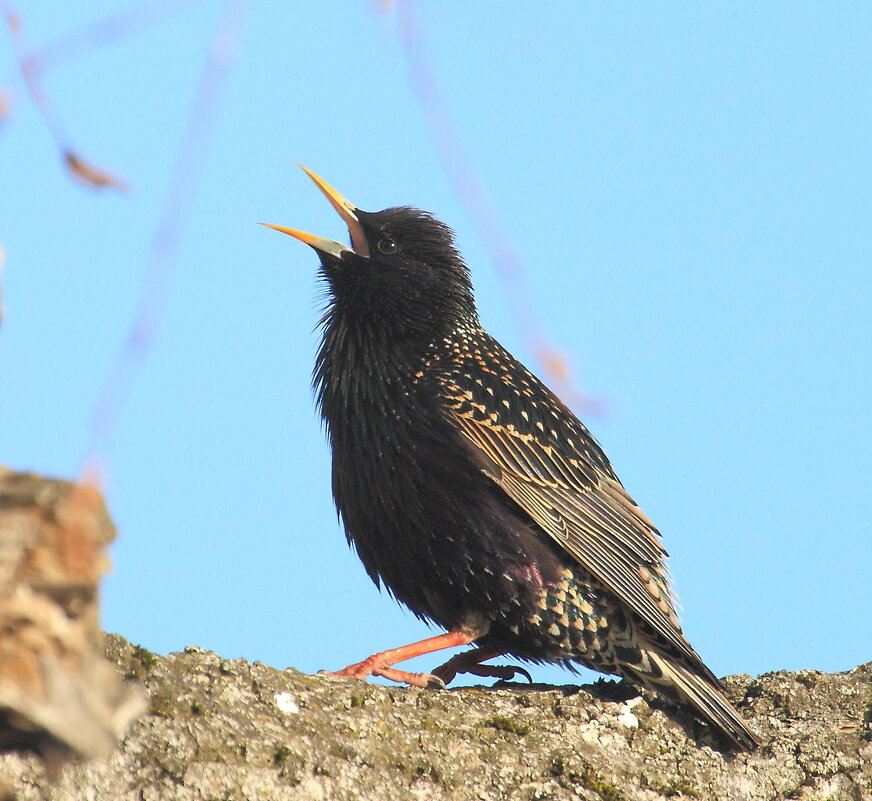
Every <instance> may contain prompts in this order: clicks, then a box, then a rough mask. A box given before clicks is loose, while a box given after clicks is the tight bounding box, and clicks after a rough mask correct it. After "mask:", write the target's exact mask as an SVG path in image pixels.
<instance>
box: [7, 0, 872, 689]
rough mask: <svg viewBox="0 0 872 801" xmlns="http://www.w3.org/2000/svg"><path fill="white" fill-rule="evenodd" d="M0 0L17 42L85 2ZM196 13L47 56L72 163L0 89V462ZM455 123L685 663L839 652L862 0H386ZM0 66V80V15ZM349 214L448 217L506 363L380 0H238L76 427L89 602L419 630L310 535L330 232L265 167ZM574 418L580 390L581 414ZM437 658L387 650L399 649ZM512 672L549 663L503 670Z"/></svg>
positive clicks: (137, 252) (867, 79) (721, 670)
mask: <svg viewBox="0 0 872 801" xmlns="http://www.w3.org/2000/svg"><path fill="white" fill-rule="evenodd" d="M69 8H70V7H69V4H68V3H62V2H58V0H46V2H44V3H40V4H36V5H28V6H26V7H25V6H23V5H22V7H21V8H20V9H19V11H20V12H21V13H22V19H23V23H24V26H25V27H24V35H25V37H26V40H27V42H28V43H29V44H30V45H32V46H38V45H42V44H45V43H48V42H51V41H52V40H54V39H55V38H56V37H58V36H60V35H62V34H64V33H66V32H68V31H70V30H72V29H74V28H76V27H78V26H80V25H85V24H87V23H89V22H92V21H95V20H98V19H100V18H102V17H103V16H104V15H106V14H108V13H110V12H111V11H114V10H117V8H118V6H116V4H114V3H111V2H108V0H90V2H89V3H88V4H86V5H85V6H84V7H80V8H79V9H78V10H77V11H76V12H75V16H73V15H72V14H71V13H70V11H69ZM221 10H222V6H221V5H220V4H217V3H214V2H205V0H204V1H203V2H199V3H193V4H190V5H186V6H185V7H184V8H183V9H182V10H180V11H178V12H176V13H175V14H173V15H172V16H170V17H168V18H167V19H165V20H164V21H163V22H160V23H157V24H154V25H152V26H150V27H148V28H145V29H143V30H141V31H138V32H136V33H135V34H131V35H130V36H128V37H126V38H124V39H123V40H121V41H119V42H116V43H113V44H111V45H107V46H104V47H96V48H91V49H88V50H86V51H85V52H83V53H82V54H80V55H79V56H78V57H76V58H75V59H71V60H69V61H67V62H65V63H63V64H61V65H58V66H57V67H56V68H55V69H53V70H52V71H50V72H48V73H47V74H46V75H45V78H44V86H45V90H46V92H47V94H48V96H49V98H50V100H51V102H52V105H53V106H54V108H55V111H56V113H57V114H58V116H59V117H60V118H61V119H62V120H63V122H64V126H65V129H66V131H67V133H68V135H69V137H70V138H71V140H72V141H73V142H74V143H75V145H76V147H77V149H78V150H79V152H80V153H81V155H83V156H84V157H86V158H88V159H90V160H91V161H93V162H95V163H97V164H99V165H100V166H101V167H105V168H107V169H109V170H112V171H113V172H116V173H118V174H120V175H122V176H123V177H124V178H125V179H126V180H127V181H128V182H129V183H130V185H131V190H130V192H129V193H128V194H127V195H118V194H113V193H111V192H110V193H102V194H101V193H92V192H89V191H87V190H84V189H82V188H81V187H79V186H77V185H75V184H74V183H72V182H71V181H70V180H69V179H68V177H67V176H66V175H65V174H64V173H63V171H62V169H61V167H60V165H59V163H58V158H57V152H56V149H55V147H54V145H53V143H52V141H51V138H50V136H49V134H48V132H47V130H46V128H45V125H44V123H43V122H42V120H41V118H40V117H39V115H38V113H37V112H36V111H35V110H34V108H33V106H32V105H31V104H30V102H29V101H28V100H27V97H26V95H25V93H24V92H23V89H22V87H21V85H20V83H17V82H15V81H14V80H13V81H12V83H11V84H9V87H10V89H11V91H12V97H13V107H12V110H11V112H10V114H9V115H8V116H7V117H6V118H5V122H4V124H3V126H2V128H0V187H2V191H0V246H2V247H3V249H4V250H5V253H6V264H5V269H4V298H5V319H4V322H3V326H2V328H0V413H2V416H0V461H2V462H3V463H5V464H7V465H8V466H11V467H14V468H18V469H32V470H38V471H41V472H45V473H49V474H54V475H60V476H67V477H72V476H75V475H77V474H78V473H79V471H80V469H81V466H82V462H83V459H84V458H85V455H86V453H87V451H88V448H89V444H88V421H89V418H90V415H91V414H92V409H93V405H94V403H95V400H96V397H97V394H98V392H99V388H100V386H101V385H102V383H103V381H104V378H105V375H106V372H107V370H108V369H109V366H110V365H111V364H112V361H113V359H114V358H115V355H116V353H117V352H118V349H119V347H120V345H121V343H122V342H123V340H124V338H125V337H126V335H127V331H128V329H129V326H130V324H131V319H132V316H133V315H134V312H135V309H136V304H137V300H138V297H139V293H140V291H141V288H142V286H143V282H144V280H145V271H146V267H147V264H148V252H149V245H150V240H151V237H152V235H153V230H154V226H155V224H156V221H157V220H158V217H159V215H160V212H161V205H162V202H163V198H164V196H165V194H166V190H167V185H168V183H169V181H170V177H171V174H172V169H173V164H174V160H175V154H176V150H177V148H178V146H179V141H180V137H181V135H182V131H183V129H184V125H185V119H186V116H187V114H188V113H189V108H190V104H191V100H192V97H193V95H194V91H195V87H196V85H197V81H198V78H199V74H200V72H201V70H202V66H203V62H204V58H205V53H206V51H207V50H208V48H209V45H210V42H211V40H212V37H213V33H214V29H215V25H216V21H217V20H218V18H219V16H220V13H221ZM418 12H419V16H420V22H421V33H422V35H423V37H424V40H425V41H426V43H427V47H428V50H429V56H430V59H431V66H432V69H433V71H434V74H435V76H436V78H437V81H438V87H439V90H440V92H441V93H442V96H443V98H444V101H445V104H446V107H447V108H448V109H449V112H450V115H451V122H452V125H453V126H454V127H455V130H456V131H457V133H458V136H459V138H460V140H461V142H462V145H463V148H464V150H465V152H466V154H467V156H468V159H469V161H470V163H471V164H472V165H473V168H474V170H475V173H476V175H477V177H478V179H479V180H480V182H481V184H482V186H483V187H484V188H485V190H486V193H487V196H488V198H489V200H490V203H491V205H492V207H493V210H494V213H495V214H496V215H497V217H498V219H499V222H500V225H501V227H502V228H503V229H505V231H506V232H507V233H508V236H509V237H510V239H511V243H512V245H513V247H514V248H515V249H516V251H517V253H518V255H519V257H520V259H521V261H522V263H523V267H524V281H525V288H526V289H525V291H526V293H527V297H526V302H527V303H529V304H530V306H531V308H532V309H534V310H535V313H536V315H537V317H538V319H539V323H540V326H541V330H542V334H543V335H544V336H545V337H547V339H548V340H549V341H551V342H552V343H554V344H555V345H556V346H557V347H559V348H560V349H561V350H562V351H563V352H564V353H566V354H568V356H569V358H570V360H571V362H572V365H573V367H574V373H575V378H576V381H577V383H578V384H579V385H580V386H581V387H582V388H583V389H584V390H585V391H586V392H588V393H591V394H593V395H594V396H596V397H598V398H600V399H603V400H604V402H605V404H606V408H607V413H606V415H605V416H604V417H603V418H601V419H590V418H587V422H588V423H589V425H590V428H591V429H592V430H593V432H594V433H595V435H596V436H597V437H598V439H599V440H600V442H601V443H602V444H603V446H604V448H605V449H606V452H607V453H608V454H609V456H610V458H611V459H612V462H613V464H614V466H615V468H616V470H617V472H618V474H619V475H620V476H621V478H622V480H623V482H624V484H625V485H626V486H627V488H628V489H629V491H630V492H631V494H632V495H633V496H634V497H635V498H636V499H637V500H638V501H639V502H640V504H641V505H642V507H643V508H644V509H645V510H646V512H647V514H648V515H649V516H650V517H651V518H652V519H653V520H654V521H655V522H656V523H657V524H658V526H659V527H660V529H661V531H662V532H663V535H664V538H665V543H666V546H667V548H668V550H669V551H670V553H671V555H672V558H671V566H672V570H673V573H674V577H675V583H676V587H677V591H678V595H679V598H680V600H681V602H682V606H683V621H684V625H685V631H686V633H687V635H688V637H689V639H690V640H691V642H692V643H693V644H694V645H695V647H696V648H697V650H698V651H699V652H700V653H701V654H702V656H703V657H704V658H705V659H706V661H707V662H708V663H709V665H710V666H711V667H712V669H713V670H714V671H715V672H716V673H718V674H726V673H735V672H747V673H751V674H758V673H761V672H764V671H769V670H777V669H782V668H789V669H798V668H818V669H822V670H828V671H832V670H844V669H848V668H851V667H853V666H855V665H857V664H859V663H861V662H864V661H867V660H869V659H870V658H872V652H870V642H872V622H870V621H872V591H870V581H869V565H870V564H872V546H870V537H869V520H870V517H872V503H870V491H869V483H870V459H872V436H870V424H869V413H868V406H869V397H870V394H872V371H870V357H869V354H870V348H872V335H870V334H872V330H870V328H872V326H870V316H872V305H870V298H872V278H870V276H872V234H870V230H872V159H870V153H872V112H870V107H872V104H870V101H872V95H870V86H872V49H870V47H869V42H870V41H872V8H870V7H869V5H868V4H867V3H859V2H857V3H851V2H840V3H832V2H827V3H824V2H797V3H795V4H792V5H791V7H790V10H789V13H787V12H786V10H785V7H784V4H783V3H766V2H764V3H753V4H751V3H748V4H738V5H737V4H735V3H725V2H710V3H672V4H666V6H665V7H664V4H657V5H656V6H645V5H643V4H629V3H582V2H577V0H574V2H554V3H548V4H544V5H541V4H540V6H537V7H536V8H535V10H534V11H531V7H530V6H529V5H523V4H517V5H513V4H505V3H499V4H498V3H488V2H483V3H475V4H471V3H466V4H448V3H435V2H427V3H423V2H422V3H419V4H418ZM0 59H2V62H0V69H2V72H0V75H3V76H11V77H13V78H14V60H13V58H12V55H11V51H10V49H9V47H8V42H4V44H3V45H2V49H0ZM295 161H299V162H301V163H303V164H306V165H307V166H309V167H311V168H312V169H314V170H315V171H316V172H318V173H319V174H321V175H322V176H323V177H324V178H325V179H326V180H328V181H329V182H330V183H332V184H333V185H334V186H335V187H336V188H337V189H339V191H341V192H342V193H343V194H345V195H346V196H347V197H349V198H350V199H351V200H352V201H353V202H355V203H356V204H358V205H359V206H360V207H361V208H364V209H369V210H375V209H380V208H384V207H386V206H392V205H406V204H409V205H416V206H419V207H422V208H425V209H428V210H430V211H432V212H434V213H435V214H436V215H437V216H438V217H439V218H441V219H442V220H444V221H445V222H447V223H448V224H449V225H451V226H452V227H453V228H454V229H455V230H456V231H457V235H458V240H459V243H460V245H461V248H462V250H463V253H464V254H465V256H466V258H467V260H468V263H469V264H470V266H471V268H472V272H473V277H474V280H475V283H476V287H477V294H478V301H479V307H480V310H481V314H482V318H483V320H484V322H485V325H486V326H487V327H488V328H489V330H490V331H491V332H492V333H493V334H494V335H496V336H497V337H498V338H499V339H500V340H501V341H502V342H503V344H505V345H506V346H507V347H508V348H509V349H510V350H512V351H513V352H514V353H515V354H516V355H517V356H519V357H520V358H521V359H522V360H524V361H525V362H527V363H529V364H530V365H531V367H534V369H535V371H536V372H539V373H541V372H542V371H541V369H540V368H538V366H536V365H535V364H533V357H532V354H531V353H530V352H529V350H528V349H527V347H526V345H525V343H524V342H523V341H522V337H521V335H520V333H519V328H518V322H517V320H516V318H515V317H514V316H513V314H512V312H511V308H510V306H509V304H508V302H507V294H506V289H505V284H504V283H503V282H502V281H501V279H500V276H499V274H498V271H497V270H496V269H495V267H494V264H493V261H492V260H491V257H490V255H489V252H488V250H487V249H486V247H485V244H484V241H483V238H482V236H481V232H480V231H479V230H478V229H477V228H476V226H475V225H474V224H473V221H472V218H471V216H470V213H469V210H468V209H467V208H466V207H465V206H464V205H463V203H462V202H461V201H460V200H459V198H458V196H457V194H456V192H455V191H454V189H453V187H452V184H451V182H450V181H449V179H448V177H447V174H446V170H445V165H444V163H443V161H442V160H441V159H440V156H439V153H438V151H437V148H436V147H435V146H434V142H433V138H432V136H431V132H430V130H429V129H428V127H427V124H426V122H425V118H424V116H423V115H422V111H421V107H420V106H419V104H418V102H417V100H416V98H415V95H414V93H413V91H412V90H411V88H410V80H409V74H408V71H407V68H406V62H405V59H404V55H403V49H402V46H401V44H400V39H399V36H398V24H397V19H396V15H395V14H392V13H390V12H388V13H385V12H384V10H382V9H380V8H379V7H377V6H376V5H375V4H371V3H367V2H357V3H348V2H337V1H336V0H322V2H319V3H301V4H296V7H295V8H293V10H289V9H288V6H287V4H284V3H279V2H260V3H256V4H254V5H253V7H252V12H251V14H250V16H249V19H248V22H247V25H246V26H245V29H244V32H243V33H242V40H241V50H240V52H239V54H238V57H237V59H236V60H235V62H234V63H233V65H232V71H231V73H230V75H229V83H228V85H227V89H226V93H225V95H224V97H223V101H222V104H221V106H220V108H219V110H218V113H217V116H216V119H215V123H214V126H213V128H212V130H211V136H210V140H209V142H208V144H207V147H206V150H205V151H204V152H203V164H202V173H201V175H200V178H199V180H198V183H197V186H196V193H195V195H194V198H193V202H192V206H191V211H190V218H189V220H188V222H187V225H186V226H185V228H184V230H183V238H182V240H181V243H180V248H179V252H178V258H177V261H176V263H175V267H174V273H173V275H172V282H171V285H170V288H169V294H168V299H167V303H166V306H165V308H164V311H163V316H162V318H161V327H160V330H159V336H158V339H157V342H156V344H155V346H154V348H153V350H152V351H151V352H150V353H149V355H148V358H147V360H146V361H145V363H144V364H143V366H142V369H141V370H139V371H138V372H137V373H136V374H135V375H134V377H133V383H132V387H131V393H130V396H129V398H128V400H127V402H126V403H125V404H124V406H123V407H122V408H121V410H120V416H119V419H118V425H117V429H116V431H115V434H114V437H113V438H112V441H111V448H110V457H111V458H110V460H109V462H108V475H107V487H106V490H107V495H108V500H109V503H110V507H111V511H112V513H113V515H114V518H115V520H116V522H117V524H118V527H119V532H120V535H119V539H118V541H117V543H116V544H115V545H114V546H113V548H112V557H113V562H114V569H113V572H112V573H111V575H110V576H109V577H108V578H107V580H106V582H105V585H104V594H103V602H104V607H103V622H104V626H105V628H106V629H108V630H110V631H117V632H119V633H121V634H123V635H125V636H126V637H128V638H130V639H131V640H133V641H134V642H138V643H142V644H143V645H145V646H147V647H149V648H151V649H153V650H156V651H161V652H166V651H170V650H178V649H180V648H182V647H183V646H185V645H187V644H196V645H200V646H204V647H206V648H209V649H212V650H215V651H217V652H218V653H220V654H222V655H223V656H226V657H237V656H243V657H246V658H248V659H257V660H260V661H263V662H267V663H269V664H272V665H275V666H277V667H285V666H288V665H293V666H295V667H298V668H300V669H302V670H306V671H312V670H316V669H319V668H333V669H335V668H339V667H342V666H344V665H345V664H347V663H349V662H352V661H356V660H358V659H361V658H363V657H365V656H367V655H368V654H370V653H372V652H373V651H376V650H381V649H383V648H387V647H391V646H396V645H400V644H403V643H405V642H409V641H412V640H416V639H419V638H421V637H424V636H428V630H427V629H426V628H425V627H424V625H423V624H421V623H419V622H418V621H416V620H415V619H414V618H413V616H412V615H411V614H409V613H407V612H405V611H403V610H401V609H400V608H399V607H397V606H396V605H395V604H394V603H393V601H391V599H390V598H389V597H388V596H386V595H385V594H379V593H378V592H377V591H376V590H375V588H374V586H373V585H372V584H371V583H370V581H369V579H368V578H367V577H366V575H365V573H364V571H363V569H362V567H361V566H360V564H359V563H358V561H357V559H356V557H355V556H354V555H353V553H351V552H350V551H349V550H348V548H347V546H346V545H345V541H344V536H343V534H342V532H341V530H340V528H339V525H338V523H337V520H336V516H335V513H334V510H333V505H332V499H331V496H330V486H329V470H330V465H329V453H328V450H327V446H326V444H325V440H324V436H323V433H322V431H321V427H320V424H319V422H318V420H317V417H316V414H315V411H314V407H313V404H312V400H311V392H310V388H309V376H310V372H311V367H312V363H313V359H314V350H315V347H316V342H317V335H316V333H315V332H314V327H315V323H316V319H317V309H318V303H317V299H316V281H315V274H316V266H317V260H316V259H315V257H314V255H313V254H312V253H311V252H310V251H309V250H308V249H307V248H305V247H303V246H302V245H300V244H299V243H296V242H294V241H292V240H291V239H289V238H287V237H281V236H279V235H277V234H275V233H273V232H270V231H267V230H265V229H263V228H260V227H259V226H257V225H256V223H258V222H260V221H267V222H273V223H278V224H282V225H288V226H292V227H295V228H301V229H303V230H306V231H311V232H313V233H316V234H319V235H323V236H326V237H330V238H343V237H344V231H343V228H342V225H341V222H340V220H339V218H338V217H337V216H336V215H335V213H334V212H333V211H332V209H331V208H330V206H329V205H328V204H327V203H326V201H325V200H324V198H323V197H322V196H321V195H320V194H319V193H318V191H317V190H316V189H315V187H314V186H313V185H312V184H311V183H310V182H309V180H308V179H307V178H306V177H305V176H304V175H303V174H302V173H301V172H300V171H299V170H298V169H297V168H296V167H295V166H294V162H295ZM583 416H584V415H583ZM438 661H439V658H438V656H437V657H428V658H423V659H421V660H418V662H417V663H416V664H413V667H417V668H418V669H426V668H427V667H433V666H434V665H435V664H438ZM533 674H534V677H535V678H536V679H537V680H541V681H554V682H567V681H572V677H571V675H570V674H568V673H566V672H564V671H561V670H559V669H558V668H536V669H535V670H534V671H533Z"/></svg>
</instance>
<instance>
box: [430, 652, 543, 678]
mask: <svg viewBox="0 0 872 801" xmlns="http://www.w3.org/2000/svg"><path fill="white" fill-rule="evenodd" d="M496 656H501V654H499V653H495V652H494V651H489V650H487V649H485V648H473V649H472V650H471V651H466V652H465V653H462V654H457V656H453V657H451V659H449V660H448V661H447V662H446V663H445V664H443V665H439V667H437V668H436V669H435V670H434V671H433V673H432V674H430V675H432V676H433V678H435V679H437V680H439V681H441V682H442V686H443V687H444V686H445V685H447V684H450V683H451V681H452V680H453V679H454V677H455V676H457V675H458V674H459V673H470V674H472V675H473V676H481V677H482V678H492V679H499V680H500V681H511V680H512V679H513V678H515V676H518V675H521V676H524V677H525V678H526V679H527V681H529V682H530V684H532V683H533V677H532V676H531V675H530V674H529V673H528V672H527V671H526V670H524V668H522V667H518V666H517V665H482V664H481V662H483V661H484V660H485V659H493V658H494V657H496Z"/></svg>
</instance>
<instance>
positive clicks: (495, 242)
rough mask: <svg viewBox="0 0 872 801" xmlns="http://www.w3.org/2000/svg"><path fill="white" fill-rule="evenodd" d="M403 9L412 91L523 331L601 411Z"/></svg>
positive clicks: (561, 389) (567, 387)
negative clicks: (550, 332) (551, 321)
mask: <svg viewBox="0 0 872 801" xmlns="http://www.w3.org/2000/svg"><path fill="white" fill-rule="evenodd" d="M380 5H382V7H383V8H385V9H387V8H389V7H390V5H392V4H391V3H386V2H382V3H380ZM399 9H400V25H399V31H400V42H401V44H402V46H403V50H404V52H405V56H406V65H407V68H408V71H409V80H410V83H411V86H412V91H413V92H414V94H415V97H416V98H417V99H418V103H419V104H420V106H421V111H422V113H423V115H424V119H425V120H426V122H427V125H428V126H429V128H430V133H431V135H432V136H433V139H434V141H435V143H436V149H437V151H438V152H439V155H440V157H441V159H442V163H443V165H444V166H445V170H446V172H447V173H448V178H449V180H450V182H451V183H452V185H453V186H454V191H455V192H456V193H457V195H458V197H459V198H460V200H461V202H462V203H463V204H464V205H465V206H466V208H467V211H468V212H469V215H470V217H471V219H472V221H473V224H474V225H475V227H476V228H477V229H478V231H479V234H480V235H481V237H482V239H483V240H484V243H485V246H486V247H487V249H488V251H489V252H490V255H491V259H492V260H493V262H494V264H495V265H496V267H497V270H498V271H499V273H500V275H501V277H502V280H503V285H504V286H505V289H506V294H507V295H508V299H509V305H510V307H511V310H512V313H513V315H514V317H515V320H516V321H517V325H518V328H519V330H520V332H521V336H522V338H523V340H524V342H525V344H526V346H527V348H528V349H529V350H530V352H531V353H532V354H533V356H534V357H535V358H536V360H537V361H538V362H539V364H540V365H541V367H542V369H543V370H544V371H545V373H546V374H547V375H548V378H549V379H550V381H551V382H552V383H553V385H554V387H555V389H556V390H557V392H558V394H560V395H562V396H563V398H564V399H565V400H566V401H567V402H568V403H570V405H573V406H575V407H581V408H583V409H585V410H586V411H587V412H588V413H589V414H596V415H601V414H602V413H603V405H602V402H601V401H599V400H597V399H595V398H593V397H591V396H590V395H587V394H585V393H584V392H582V391H581V390H580V389H579V388H578V386H577V385H576V383H575V382H574V381H573V378H572V371H571V369H570V366H569V362H568V359H567V358H566V356H565V355H564V354H563V353H562V352H561V351H559V350H558V349H557V348H555V347H554V346H553V345H552V344H551V343H550V342H548V341H547V340H546V338H545V336H544V335H543V333H542V326H541V325H540V324H539V321H538V319H537V317H536V315H535V313H534V311H533V306H532V303H531V300H530V293H529V292H528V291H527V288H526V286H525V281H524V270H523V265H522V262H521V258H520V255H519V254H518V251H517V249H516V248H515V246H514V244H513V243H512V240H511V237H510V236H509V235H508V233H507V231H506V230H505V229H504V228H503V226H502V225H501V224H500V221H499V219H498V217H497V215H496V213H495V212H494V209H493V206H492V205H491V202H490V200H489V199H488V197H487V192H486V191H485V188H484V186H483V185H482V183H481V181H479V179H478V177H477V176H476V173H475V169H474V168H473V166H472V163H471V162H470V160H469V158H468V157H467V155H466V151H465V149H464V147H463V143H462V141H461V138H460V136H459V134H458V132H457V129H456V128H455V126H454V124H453V123H452V121H451V115H450V114H449V111H448V107H447V105H446V103H445V100H444V99H443V97H442V93H441V91H440V89H439V84H438V81H437V78H436V74H435V72H434V71H433V68H432V66H431V62H430V57H429V53H428V51H427V46H426V43H425V41H424V37H423V34H422V33H421V26H420V22H419V19H418V13H417V8H416V6H415V2H414V0H402V2H400V3H399Z"/></svg>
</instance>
